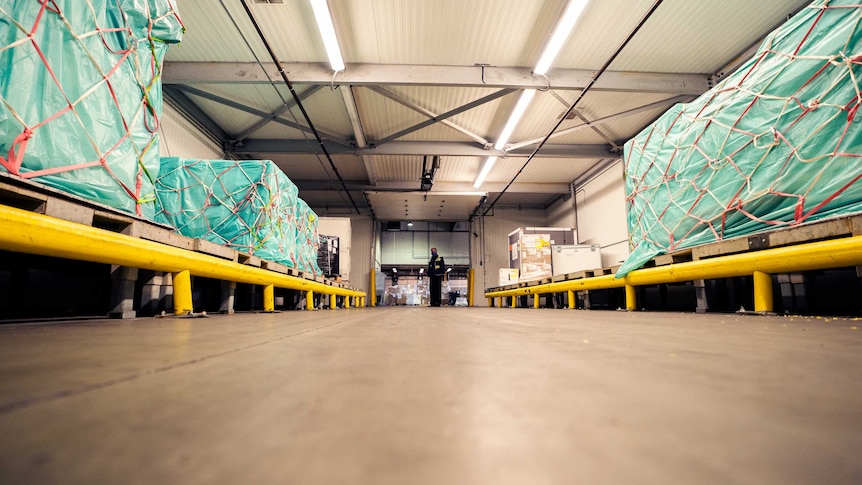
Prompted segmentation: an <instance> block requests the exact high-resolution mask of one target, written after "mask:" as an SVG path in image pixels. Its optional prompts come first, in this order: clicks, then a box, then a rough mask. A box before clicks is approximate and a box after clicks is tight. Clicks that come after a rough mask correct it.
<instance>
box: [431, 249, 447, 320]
mask: <svg viewBox="0 0 862 485" xmlns="http://www.w3.org/2000/svg"><path fill="white" fill-rule="evenodd" d="M444 274H446V263H444V262H443V257H442V256H438V255H437V248H431V261H429V262H428V277H429V278H431V290H430V291H431V306H440V291H441V289H440V286H441V282H442V281H443V275H444Z"/></svg>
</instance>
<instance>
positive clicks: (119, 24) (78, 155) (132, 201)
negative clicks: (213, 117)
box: [0, 0, 184, 218]
mask: <svg viewBox="0 0 862 485" xmlns="http://www.w3.org/2000/svg"><path fill="white" fill-rule="evenodd" d="M175 3H176V2H171V1H168V0H149V1H148V2H132V1H128V0H124V1H116V0H90V1H88V2H86V5H85V4H84V2H80V4H79V2H56V4H55V3H54V2H34V1H32V0H9V1H7V2H5V5H4V8H3V9H0V72H2V73H3V74H2V75H0V170H4V171H6V172H9V173H11V174H13V175H17V176H20V177H22V178H27V179H33V180H35V181H37V182H40V183H43V184H45V185H49V186H52V187H54V188H57V189H60V190H63V191H65V192H69V193H72V194H75V195H78V196H81V197H84V198H86V199H89V200H92V201H95V202H99V203H102V204H105V205H108V206H110V207H113V208H116V209H119V210H122V211H125V212H129V213H133V214H137V215H139V216H144V217H147V218H152V217H153V213H154V207H155V204H154V202H155V197H154V194H153V181H154V179H155V177H156V176H157V175H158V171H159V146H158V145H159V143H158V142H159V137H158V129H159V117H160V116H161V112H162V88H161V81H160V76H161V68H162V59H163V58H164V55H165V53H166V52H167V48H168V45H169V44H172V43H177V42H179V41H180V39H181V37H182V34H183V31H184V27H183V25H182V22H181V21H180V18H179V15H178V14H177V11H176V9H175V6H174V4H175Z"/></svg>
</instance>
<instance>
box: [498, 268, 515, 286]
mask: <svg viewBox="0 0 862 485" xmlns="http://www.w3.org/2000/svg"><path fill="white" fill-rule="evenodd" d="M516 283H518V270H517V269H512V268H500V285H499V286H506V285H514V284H516Z"/></svg>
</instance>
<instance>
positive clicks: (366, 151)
mask: <svg viewBox="0 0 862 485" xmlns="http://www.w3.org/2000/svg"><path fill="white" fill-rule="evenodd" d="M368 145H369V146H368V147H366V148H353V147H349V146H345V145H340V144H336V143H331V142H328V141H327V142H326V149H327V151H329V153H330V154H332V155H355V156H363V155H371V156H385V155H402V156H423V155H429V156H434V155H437V156H444V157H445V156H450V157H488V156H496V157H500V158H524V157H528V156H530V153H532V149H518V150H513V151H510V152H504V151H502V150H494V149H493V148H492V149H489V150H485V149H484V148H483V147H480V146H477V145H476V144H474V143H462V142H426V141H392V142H389V143H383V144H380V145H376V144H375V142H373V141H369V142H368ZM232 151H233V152H234V153H259V154H291V153H293V154H312V153H320V149H319V147H317V146H316V145H315V144H313V143H308V142H307V141H306V140H275V139H267V140H264V139H254V138H251V139H247V140H244V141H243V142H241V143H237V144H235V145H234V146H233V149H232ZM619 156H620V155H619V154H618V153H611V151H610V149H609V147H608V146H607V145H545V146H544V147H542V150H541V151H540V152H539V154H538V155H537V157H538V158H578V159H595V160H598V159H602V158H619Z"/></svg>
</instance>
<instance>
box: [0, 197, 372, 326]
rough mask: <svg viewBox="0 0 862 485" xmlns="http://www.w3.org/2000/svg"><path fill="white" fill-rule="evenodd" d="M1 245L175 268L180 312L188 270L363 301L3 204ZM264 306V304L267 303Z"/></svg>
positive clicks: (186, 307)
mask: <svg viewBox="0 0 862 485" xmlns="http://www.w3.org/2000/svg"><path fill="white" fill-rule="evenodd" d="M0 250H6V251H15V252H19V253H29V254H39V255H43V256H53V257H57V258H66V259H75V260H81V261H91V262H95V263H106V264H116V265H120V266H129V267H133V268H141V269H150V270H154V271H166V272H171V273H174V275H175V278H174V285H175V287H177V286H178V285H177V276H178V277H179V280H180V284H181V285H182V286H180V288H179V290H180V291H179V294H177V291H175V294H174V298H175V307H176V310H177V312H178V313H184V312H188V311H191V308H190V307H191V295H190V293H191V292H190V283H188V282H187V281H188V280H187V278H188V276H190V275H194V276H200V277H203V278H213V279H219V280H225V281H234V282H237V283H247V284H252V285H262V286H264V287H265V288H264V296H265V297H267V296H268V297H269V300H272V287H279V288H286V289H291V290H300V291H305V292H314V293H321V294H324V295H338V296H344V297H345V305H349V302H350V299H351V298H355V299H356V301H357V302H358V304H359V305H360V306H361V305H364V300H365V292H363V291H357V290H351V289H349V288H341V287H338V286H330V285H327V284H324V283H321V282H318V281H310V280H306V279H303V278H298V277H295V276H290V275H286V274H282V273H276V272H274V271H269V270H265V269H261V268H256V267H254V266H248V265H244V264H240V263H235V262H233V261H228V260H226V259H221V258H217V257H215V256H209V255H206V254H202V253H196V252H193V251H188V250H185V249H180V248H175V247H173V246H168V245H165V244H161V243H157V242H153V241H147V240H145V239H139V238H136V237H131V236H126V235H124V234H118V233H115V232H111V231H106V230H104V229H98V228H95V227H90V226H86V225H82V224H78V223H75V222H69V221H66V220H63V219H57V218H54V217H49V216H45V215H42V214H37V213H34V212H28V211H24V210H20V209H15V208H12V207H7V206H3V205H0ZM187 293H188V294H187ZM264 306H265V307H267V306H268V305H267V304H266V302H265V304H264ZM268 309H269V310H272V308H268Z"/></svg>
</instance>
